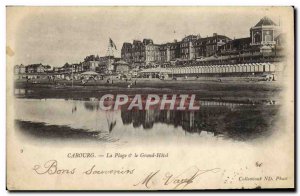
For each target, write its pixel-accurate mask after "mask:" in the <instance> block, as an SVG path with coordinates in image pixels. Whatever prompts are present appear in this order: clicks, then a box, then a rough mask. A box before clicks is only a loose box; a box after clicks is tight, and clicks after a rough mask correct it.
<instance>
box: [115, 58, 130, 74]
mask: <svg viewBox="0 0 300 196" xmlns="http://www.w3.org/2000/svg"><path fill="white" fill-rule="evenodd" d="M114 65H115V67H116V73H120V74H126V73H128V71H129V66H128V63H126V62H125V61H122V60H121V61H118V62H116V63H114Z"/></svg>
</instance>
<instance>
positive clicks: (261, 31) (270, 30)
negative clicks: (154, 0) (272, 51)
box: [250, 17, 279, 46]
mask: <svg viewBox="0 0 300 196" xmlns="http://www.w3.org/2000/svg"><path fill="white" fill-rule="evenodd" d="M278 35H279V26H278V25H277V24H275V22H273V21H272V20H271V19H270V18H268V17H263V18H262V19H261V20H260V21H259V22H258V23H257V24H256V25H255V26H254V27H252V28H251V29H250V37H251V45H253V46H255V45H258V46H263V45H271V46H274V45H275V44H276V41H275V38H276V37H277V36H278Z"/></svg>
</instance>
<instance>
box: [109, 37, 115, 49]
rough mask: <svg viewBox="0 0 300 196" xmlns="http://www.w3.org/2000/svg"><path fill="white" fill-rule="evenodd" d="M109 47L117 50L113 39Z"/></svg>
mask: <svg viewBox="0 0 300 196" xmlns="http://www.w3.org/2000/svg"><path fill="white" fill-rule="evenodd" d="M109 46H110V47H112V48H115V49H116V50H117V46H116V44H115V43H114V42H113V40H112V39H111V38H109Z"/></svg>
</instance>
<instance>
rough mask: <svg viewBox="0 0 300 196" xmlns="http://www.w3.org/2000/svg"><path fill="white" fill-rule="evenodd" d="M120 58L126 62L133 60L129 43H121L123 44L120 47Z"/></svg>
mask: <svg viewBox="0 0 300 196" xmlns="http://www.w3.org/2000/svg"><path fill="white" fill-rule="evenodd" d="M121 58H122V59H123V60H124V61H125V62H127V63H132V62H133V56H132V44H131V43H128V42H125V43H123V46H122V49H121Z"/></svg>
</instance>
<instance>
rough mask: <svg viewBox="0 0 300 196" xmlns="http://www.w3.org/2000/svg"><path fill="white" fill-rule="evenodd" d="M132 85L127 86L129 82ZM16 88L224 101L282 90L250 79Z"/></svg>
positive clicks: (52, 93)
mask: <svg viewBox="0 0 300 196" xmlns="http://www.w3.org/2000/svg"><path fill="white" fill-rule="evenodd" d="M131 83H132V85H131V86H130V88H129V87H128V85H130V84H131ZM15 88H16V89H23V90H25V92H24V93H18V92H17V90H15V95H16V96H17V97H26V98H66V99H69V98H70V99H85V98H91V97H96V98H100V97H101V96H102V95H104V94H107V93H111V94H117V93H119V94H120V93H123V94H127V95H134V94H149V93H156V94H196V96H197V98H198V99H207V100H222V101H242V102H245V101H246V102H249V101H250V102H251V101H267V100H269V99H271V100H276V99H277V97H278V94H279V92H280V91H281V89H282V88H281V87H280V84H279V83H278V82H277V81H275V82H270V81H247V80H238V81H237V80H222V81H221V82H220V81H217V80H184V81H172V80H151V81H150V80H137V82H136V84H135V82H134V81H128V82H126V81H114V83H113V84H112V83H106V81H103V80H101V81H89V82H88V83H86V84H84V85H83V84H81V83H80V81H74V82H73V85H72V82H71V81H66V80H61V81H56V84H54V83H52V82H49V81H46V80H44V81H38V83H27V82H26V81H18V82H16V83H15Z"/></svg>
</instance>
